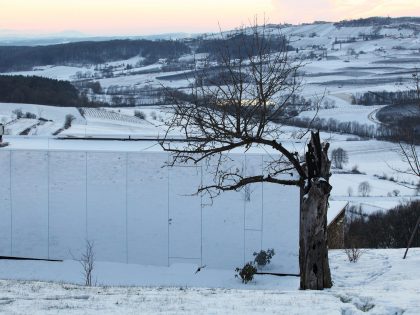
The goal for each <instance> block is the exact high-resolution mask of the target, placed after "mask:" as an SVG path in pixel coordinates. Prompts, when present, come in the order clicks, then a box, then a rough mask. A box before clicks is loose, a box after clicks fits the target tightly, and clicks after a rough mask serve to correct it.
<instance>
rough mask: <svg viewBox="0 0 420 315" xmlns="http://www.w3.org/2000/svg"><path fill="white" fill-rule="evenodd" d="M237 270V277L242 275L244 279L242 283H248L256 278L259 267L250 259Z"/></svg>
mask: <svg viewBox="0 0 420 315" xmlns="http://www.w3.org/2000/svg"><path fill="white" fill-rule="evenodd" d="M235 271H236V272H237V274H236V275H235V277H236V278H238V277H240V278H241V279H242V283H245V284H247V283H248V282H250V281H252V280H253V279H254V275H255V274H256V273H257V268H255V267H254V265H253V263H252V262H251V261H250V262H247V263H246V264H245V265H244V266H243V267H242V268H236V269H235Z"/></svg>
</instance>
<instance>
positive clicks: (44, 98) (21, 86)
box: [0, 75, 99, 107]
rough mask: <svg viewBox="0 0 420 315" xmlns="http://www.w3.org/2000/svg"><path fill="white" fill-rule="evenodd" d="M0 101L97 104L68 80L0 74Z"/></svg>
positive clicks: (70, 104) (57, 104)
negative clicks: (80, 92) (84, 95)
mask: <svg viewBox="0 0 420 315" xmlns="http://www.w3.org/2000/svg"><path fill="white" fill-rule="evenodd" d="M0 102H4V103H28V104H42V105H55V106H76V107H78V106H95V105H99V104H94V103H92V102H89V101H88V100H87V98H86V97H83V96H80V95H79V91H78V90H77V89H76V88H75V87H74V86H73V85H72V84H71V83H70V82H68V81H59V80H53V79H47V78H41V77H35V76H32V77H24V76H7V75H2V76H0Z"/></svg>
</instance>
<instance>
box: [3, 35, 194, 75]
mask: <svg viewBox="0 0 420 315" xmlns="http://www.w3.org/2000/svg"><path fill="white" fill-rule="evenodd" d="M190 51H191V50H190V48H189V47H188V46H187V45H186V44H185V43H183V42H180V41H172V40H161V41H151V40H145V39H140V40H109V41H102V42H94V41H85V42H76V43H67V44H58V45H48V46H0V72H7V71H20V70H30V69H32V68H33V67H36V66H45V65H81V64H100V63H105V62H110V61H116V60H124V59H129V58H132V57H135V56H142V57H144V58H145V63H149V64H152V63H155V62H156V61H158V60H159V59H160V58H169V59H171V58H177V57H179V56H181V55H183V54H186V53H190Z"/></svg>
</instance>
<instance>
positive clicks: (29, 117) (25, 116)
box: [23, 112, 36, 119]
mask: <svg viewBox="0 0 420 315" xmlns="http://www.w3.org/2000/svg"><path fill="white" fill-rule="evenodd" d="M23 118H28V119H36V115H35V114H32V113H30V112H26V113H25V115H23Z"/></svg>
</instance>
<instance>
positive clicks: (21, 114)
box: [12, 108, 23, 119]
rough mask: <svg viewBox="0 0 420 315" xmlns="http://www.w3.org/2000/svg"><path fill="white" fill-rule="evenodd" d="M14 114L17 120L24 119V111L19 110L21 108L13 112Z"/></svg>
mask: <svg viewBox="0 0 420 315" xmlns="http://www.w3.org/2000/svg"><path fill="white" fill-rule="evenodd" d="M12 113H13V114H15V115H16V119H20V118H22V117H23V112H22V110H21V109H19V108H18V109H15V110H13V111H12Z"/></svg>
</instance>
